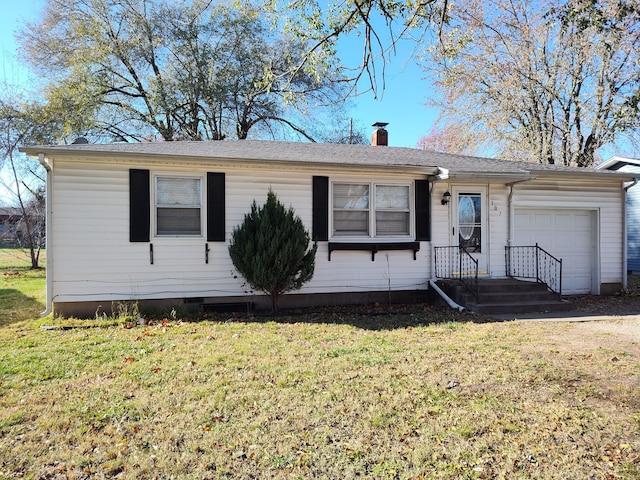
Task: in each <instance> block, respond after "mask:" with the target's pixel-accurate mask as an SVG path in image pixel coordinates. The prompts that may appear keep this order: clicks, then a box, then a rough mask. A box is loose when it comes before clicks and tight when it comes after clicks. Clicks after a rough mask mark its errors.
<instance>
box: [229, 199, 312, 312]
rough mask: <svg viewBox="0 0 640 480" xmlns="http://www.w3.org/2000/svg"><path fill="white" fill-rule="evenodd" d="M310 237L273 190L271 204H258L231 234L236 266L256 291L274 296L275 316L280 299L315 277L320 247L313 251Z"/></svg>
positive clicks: (268, 200)
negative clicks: (316, 258)
mask: <svg viewBox="0 0 640 480" xmlns="http://www.w3.org/2000/svg"><path fill="white" fill-rule="evenodd" d="M309 242H310V238H309V234H308V233H307V231H306V230H305V228H304V224H303V223H302V220H301V219H300V218H299V217H298V216H296V215H295V212H294V210H293V208H291V207H290V208H288V209H287V208H285V207H284V205H282V203H280V201H278V198H277V196H276V194H275V193H274V192H273V191H272V190H269V192H268V194H267V202H266V203H265V204H264V205H262V206H260V207H259V206H258V205H257V203H256V201H255V200H254V201H253V204H252V205H251V211H250V212H249V213H248V214H246V215H245V217H244V220H243V222H242V223H241V224H240V225H239V226H237V227H236V228H234V230H233V232H232V234H231V243H230V245H229V255H230V257H231V261H232V262H233V265H234V266H235V268H236V269H237V270H238V272H239V273H240V274H241V275H242V276H243V277H244V278H245V280H246V281H247V283H248V284H249V285H251V287H252V288H253V289H254V290H259V291H262V292H264V293H266V294H267V295H269V296H270V297H271V306H272V310H273V312H274V313H277V311H278V300H279V298H280V296H281V295H282V294H284V293H286V292H290V291H292V290H298V289H300V288H301V287H302V285H304V284H305V283H307V282H308V281H309V280H311V278H312V277H313V272H314V269H315V257H316V250H317V248H318V245H317V244H316V243H314V244H313V246H312V247H311V248H309Z"/></svg>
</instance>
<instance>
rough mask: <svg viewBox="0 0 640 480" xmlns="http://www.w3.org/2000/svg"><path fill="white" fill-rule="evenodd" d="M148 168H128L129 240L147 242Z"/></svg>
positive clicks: (149, 218) (149, 201) (148, 223)
mask: <svg viewBox="0 0 640 480" xmlns="http://www.w3.org/2000/svg"><path fill="white" fill-rule="evenodd" d="M150 188H151V187H150V184H149V170H137V169H131V170H129V241H130V242H148V241H149V230H150V229H151V223H150V222H151V191H150Z"/></svg>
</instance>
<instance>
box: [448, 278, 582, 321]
mask: <svg viewBox="0 0 640 480" xmlns="http://www.w3.org/2000/svg"><path fill="white" fill-rule="evenodd" d="M439 285H440V287H441V288H442V289H443V290H444V291H445V292H447V294H448V295H449V296H450V297H451V298H452V299H453V300H454V301H455V302H457V303H458V304H460V305H463V306H464V307H465V308H467V309H468V310H471V311H473V312H476V313H483V314H492V313H493V314H500V313H538V312H556V311H567V310H571V309H572V308H573V306H572V304H571V303H570V302H568V301H566V300H561V299H559V298H558V295H557V294H554V293H552V292H550V291H549V290H547V288H546V286H545V285H543V284H540V283H535V282H526V281H522V280H515V279H508V278H506V279H481V280H480V281H479V283H478V297H479V299H478V302H476V299H475V297H474V296H473V295H472V294H471V293H470V292H469V291H468V290H466V288H465V287H464V286H462V285H461V284H460V283H459V282H455V281H453V282H452V281H443V282H439Z"/></svg>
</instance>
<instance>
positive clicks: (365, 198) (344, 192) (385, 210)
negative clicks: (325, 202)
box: [332, 182, 412, 238]
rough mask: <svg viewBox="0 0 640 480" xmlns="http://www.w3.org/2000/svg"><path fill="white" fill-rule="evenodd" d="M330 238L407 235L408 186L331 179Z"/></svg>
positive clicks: (408, 215)
mask: <svg viewBox="0 0 640 480" xmlns="http://www.w3.org/2000/svg"><path fill="white" fill-rule="evenodd" d="M332 187H333V193H332V196H333V204H332V209H333V226H332V233H333V236H334V237H360V238H361V237H369V238H380V237H382V238H384V237H388V238H401V237H402V238H405V237H409V236H411V208H412V205H411V187H410V185H407V184H391V183H356V182H344V183H343V182H334V183H333V184H332Z"/></svg>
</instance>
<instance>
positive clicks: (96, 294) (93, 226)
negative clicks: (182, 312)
mask: <svg viewBox="0 0 640 480" xmlns="http://www.w3.org/2000/svg"><path fill="white" fill-rule="evenodd" d="M55 161H56V163H55V175H54V180H53V183H52V185H51V188H52V196H51V198H52V200H53V202H54V205H53V212H54V213H53V219H52V225H51V227H52V235H51V238H50V239H48V240H49V241H50V242H52V246H53V249H54V250H55V251H54V252H53V254H54V259H55V264H54V267H53V268H52V270H51V272H48V274H50V275H52V279H51V281H52V289H53V291H52V297H53V301H54V302H82V301H99V302H105V303H104V306H105V308H107V307H109V306H110V305H111V303H110V302H111V301H118V300H144V299H162V298H177V299H182V298H188V297H203V298H205V299H207V298H221V297H238V296H243V297H252V296H253V295H260V293H259V292H248V291H247V288H246V285H244V284H243V283H244V282H243V279H242V277H241V276H239V275H238V274H237V272H236V271H235V268H234V266H233V264H232V262H231V259H230V258H229V252H228V247H229V239H230V238H231V231H232V230H233V228H234V227H236V226H237V225H239V224H240V223H241V222H242V221H243V219H244V216H245V214H247V213H248V212H249V210H250V208H251V203H252V202H253V200H255V201H256V202H257V203H258V205H262V204H263V203H264V202H265V201H266V198H267V192H268V191H269V188H271V189H272V190H273V191H274V192H275V193H276V194H277V196H278V199H279V200H280V201H281V202H282V203H283V204H284V205H286V206H289V205H290V206H293V207H294V209H295V212H296V215H298V216H300V218H301V219H302V221H303V223H304V225H305V228H306V229H307V230H308V231H310V229H311V220H312V192H311V190H312V188H311V184H312V176H313V175H314V174H323V173H325V172H323V171H321V170H320V171H313V170H305V171H288V170H279V169H277V168H263V169H255V168H254V169H248V168H244V167H243V166H242V165H240V166H234V165H233V162H229V164H230V165H229V166H220V165H215V166H211V165H201V166H194V165H190V166H176V165H170V164H166V165H164V164H163V165H162V166H161V171H160V170H159V167H158V165H157V164H151V163H148V164H147V163H139V164H136V168H144V169H149V170H150V171H151V174H152V178H154V177H155V176H157V175H160V176H167V177H180V176H185V175H186V176H188V177H191V178H203V179H204V177H205V176H206V172H207V171H212V170H215V171H224V172H225V183H226V188H225V190H226V194H225V195H226V205H227V207H226V215H225V223H226V227H225V230H226V238H227V241H226V242H206V241H205V239H204V238H203V237H201V236H177V237H176V236H156V237H152V239H151V242H149V243H146V242H141V243H131V242H129V232H128V228H129V168H131V163H130V162H121V163H120V164H106V163H98V162H90V161H86V162H79V161H73V162H71V161H66V160H65V159H64V158H57V159H55ZM372 178H374V179H375V180H376V181H377V182H376V183H379V184H384V185H387V184H394V183H400V182H408V181H413V179H414V178H413V177H410V178H407V176H406V175H404V176H400V175H398V176H394V175H381V174H373V175H372ZM418 178H420V177H418ZM347 182H348V181H347ZM355 183H357V182H355ZM152 188H153V185H152ZM203 190H204V180H203ZM154 202H155V195H153V192H152V206H151V208H154V205H153V203H154ZM202 208H203V209H206V206H205V205H204V204H203V207H202ZM152 218H153V214H152ZM203 218H206V212H204V213H203ZM204 226H205V225H204V224H203V225H202V227H203V231H204ZM153 231H154V232H155V230H153ZM207 243H208V248H209V254H208V260H209V262H208V263H206V262H205V251H206V250H205V248H206V245H205V244H207ZM150 245H153V258H154V263H153V265H152V264H151V263H150V248H151V247H150ZM328 256H329V252H328V247H327V242H319V243H318V252H317V255H316V268H315V273H314V276H313V278H312V280H311V281H310V282H309V283H307V284H305V285H304V287H303V288H302V289H301V290H299V291H297V292H294V293H292V294H295V293H339V292H362V293H366V292H368V291H387V290H389V289H391V290H394V291H395V290H415V289H422V290H424V289H426V288H427V279H428V272H429V269H430V263H429V261H430V260H429V259H430V249H429V243H428V242H422V244H421V249H420V251H418V252H417V260H414V259H413V252H411V251H389V252H380V253H378V254H377V255H376V257H375V261H371V253H370V252H339V253H336V252H334V256H333V257H332V260H331V261H329V260H328Z"/></svg>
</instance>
